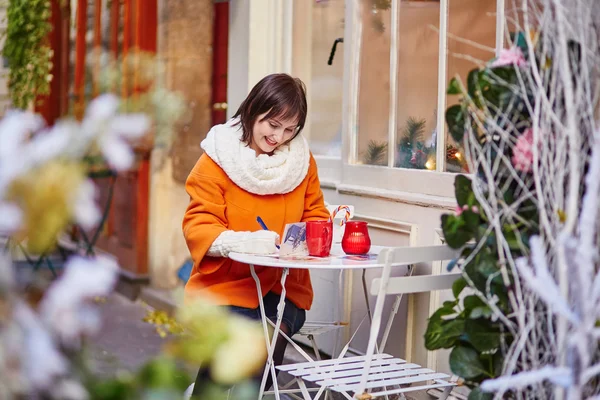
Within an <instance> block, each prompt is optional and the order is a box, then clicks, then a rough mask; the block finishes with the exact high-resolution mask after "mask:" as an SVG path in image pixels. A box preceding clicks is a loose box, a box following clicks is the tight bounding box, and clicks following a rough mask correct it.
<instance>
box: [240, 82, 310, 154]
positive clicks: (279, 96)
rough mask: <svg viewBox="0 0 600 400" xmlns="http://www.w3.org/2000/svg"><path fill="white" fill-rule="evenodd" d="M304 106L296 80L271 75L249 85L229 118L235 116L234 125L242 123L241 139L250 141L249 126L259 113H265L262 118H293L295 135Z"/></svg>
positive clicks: (301, 87)
mask: <svg viewBox="0 0 600 400" xmlns="http://www.w3.org/2000/svg"><path fill="white" fill-rule="evenodd" d="M307 108H308V107H307V105H306V87H305V86H304V83H303V82H302V81H301V80H300V79H298V78H293V77H291V76H289V75H288V74H271V75H267V76H265V77H264V78H262V79H261V80H260V82H258V83H257V84H256V85H255V86H254V87H253V88H252V90H251V91H250V94H248V97H246V99H245V100H244V101H243V102H242V104H241V105H240V108H238V110H237V112H236V113H235V115H234V116H233V118H238V117H239V119H240V120H239V122H237V124H241V125H242V141H243V142H244V143H246V144H250V143H251V141H252V128H253V127H254V123H255V122H256V119H257V118H258V116H259V115H262V114H265V113H267V115H265V117H264V118H263V119H268V118H282V119H291V118H297V119H298V127H297V129H296V134H295V135H294V137H296V136H297V135H298V134H299V133H300V132H301V131H302V128H304V123H305V122H306V113H307V111H308V110H307ZM292 139H293V138H292Z"/></svg>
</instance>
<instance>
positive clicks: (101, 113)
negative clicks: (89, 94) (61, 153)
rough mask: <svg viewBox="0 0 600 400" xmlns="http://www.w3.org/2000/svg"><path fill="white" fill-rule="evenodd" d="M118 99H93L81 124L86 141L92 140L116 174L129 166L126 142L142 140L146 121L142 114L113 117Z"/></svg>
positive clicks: (131, 157) (110, 96)
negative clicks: (116, 171)
mask: <svg viewBox="0 0 600 400" xmlns="http://www.w3.org/2000/svg"><path fill="white" fill-rule="evenodd" d="M118 109H119V99H118V97H116V96H115V95H113V94H104V95H101V96H98V97H96V98H95V99H94V100H93V101H92V102H91V103H90V105H89V107H88V109H87V111H86V114H85V118H84V120H83V122H82V130H83V132H84V135H85V136H86V137H88V138H95V140H96V141H97V143H98V146H99V147H100V150H101V152H102V155H103V156H104V158H105V159H106V161H107V162H108V163H109V164H110V165H111V166H112V167H113V168H114V169H116V170H118V171H122V170H125V169H127V168H129V167H131V165H132V164H133V161H134V154H133V151H132V150H131V146H130V145H129V143H128V142H127V140H130V139H136V138H139V137H141V136H143V135H144V134H145V133H146V132H148V130H149V128H150V120H149V119H148V118H147V117H146V116H144V115H143V114H123V115H119V114H117V112H118Z"/></svg>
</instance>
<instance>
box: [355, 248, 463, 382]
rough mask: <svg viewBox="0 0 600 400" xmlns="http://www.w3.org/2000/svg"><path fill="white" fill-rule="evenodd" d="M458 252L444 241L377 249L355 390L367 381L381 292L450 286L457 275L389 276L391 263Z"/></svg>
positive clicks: (439, 258) (445, 257) (382, 298)
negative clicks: (375, 275) (372, 300)
mask: <svg viewBox="0 0 600 400" xmlns="http://www.w3.org/2000/svg"><path fill="white" fill-rule="evenodd" d="M458 255H459V252H458V251H457V250H454V249H451V248H450V247H448V246H447V245H436V246H419V247H396V248H386V249H383V250H382V251H381V252H380V253H379V256H378V262H379V263H380V264H383V270H382V272H381V277H380V278H376V279H374V280H373V282H372V284H371V294H372V295H376V296H377V299H376V301H375V309H374V310H373V318H372V322H371V331H370V333H369V343H368V345H367V354H366V362H365V369H364V371H363V374H362V377H361V382H360V386H359V390H358V391H357V392H356V394H362V393H363V392H364V388H365V387H366V384H367V378H368V376H369V370H370V368H371V361H372V359H373V355H374V354H375V347H376V344H377V337H378V336H379V330H380V328H381V316H382V315H381V314H382V312H383V306H384V303H385V296H386V295H388V294H395V295H398V294H403V293H418V292H429V291H433V290H444V289H450V288H451V287H452V283H453V282H454V281H455V280H456V279H458V278H459V277H460V276H461V274H460V273H458V274H457V273H455V274H443V275H426V276H411V277H393V278H390V273H391V269H392V265H410V264H416V263H422V262H432V261H445V260H451V259H453V258H455V257H457V256H458Z"/></svg>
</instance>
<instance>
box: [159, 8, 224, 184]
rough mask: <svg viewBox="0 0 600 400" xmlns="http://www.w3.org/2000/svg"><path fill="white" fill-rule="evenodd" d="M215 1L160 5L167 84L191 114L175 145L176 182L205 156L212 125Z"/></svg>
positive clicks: (160, 30) (161, 40)
mask: <svg viewBox="0 0 600 400" xmlns="http://www.w3.org/2000/svg"><path fill="white" fill-rule="evenodd" d="M212 27H213V2H212V1H210V0H163V1H161V2H160V3H159V27H158V36H159V44H158V45H159V50H158V51H159V55H160V56H161V58H162V59H163V60H164V62H165V64H166V83H167V85H168V87H169V88H170V89H172V90H177V91H180V92H181V93H183V94H184V95H185V97H186V99H187V100H188V104H189V113H188V115H187V116H186V117H185V118H184V120H183V121H182V123H181V126H179V127H178V131H177V134H176V136H175V138H174V139H175V140H174V143H173V149H172V152H171V154H172V163H173V179H175V181H177V182H180V183H183V182H185V179H186V178H187V175H188V173H189V171H190V170H191V168H192V167H193V166H194V164H195V163H196V161H197V160H198V157H199V156H200V154H201V151H200V147H199V145H200V141H201V140H202V139H203V138H204V137H205V136H206V133H207V132H208V130H209V129H210V126H211V84H212V36H213V28H212Z"/></svg>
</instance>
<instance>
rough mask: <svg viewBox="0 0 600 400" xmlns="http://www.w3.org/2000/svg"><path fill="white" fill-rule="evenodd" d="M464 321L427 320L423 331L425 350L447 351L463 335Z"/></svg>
mask: <svg viewBox="0 0 600 400" xmlns="http://www.w3.org/2000/svg"><path fill="white" fill-rule="evenodd" d="M464 330H465V320H463V319H458V318H457V319H453V320H447V321H444V320H441V319H440V320H433V319H430V320H429V324H428V325H427V330H426V331H425V348H427V350H437V349H449V348H451V347H453V346H454V345H455V344H456V341H457V340H458V338H459V337H460V336H461V335H462V334H463V333H464Z"/></svg>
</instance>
